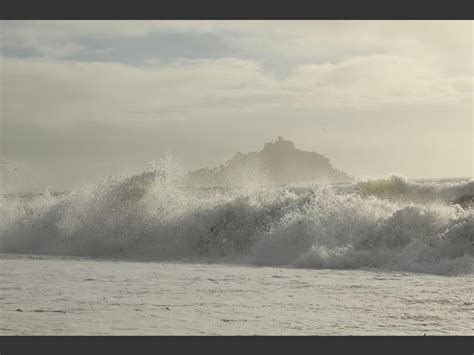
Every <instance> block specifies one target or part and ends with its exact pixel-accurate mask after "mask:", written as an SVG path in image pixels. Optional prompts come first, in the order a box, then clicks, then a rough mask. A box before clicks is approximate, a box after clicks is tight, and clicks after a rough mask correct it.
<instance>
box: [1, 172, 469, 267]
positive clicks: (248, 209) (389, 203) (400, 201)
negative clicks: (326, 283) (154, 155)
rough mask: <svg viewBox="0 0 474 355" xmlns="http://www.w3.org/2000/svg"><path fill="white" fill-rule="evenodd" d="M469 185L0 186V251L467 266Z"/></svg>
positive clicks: (162, 177) (116, 182)
mask: <svg viewBox="0 0 474 355" xmlns="http://www.w3.org/2000/svg"><path fill="white" fill-rule="evenodd" d="M473 195H474V180H472V179H471V180H462V181H431V182H412V181H407V180H405V179H403V178H400V177H395V176H394V177H391V178H389V179H384V180H366V181H358V182H355V183H350V184H336V185H306V186H273V187H268V186H266V187H265V186H256V185H253V186H248V187H246V188H238V189H237V188H236V189H230V188H229V189H222V188H211V189H198V188H187V187H185V186H182V185H181V184H180V183H179V179H177V178H175V177H173V174H166V173H165V174H156V173H153V172H145V173H142V174H137V175H134V176H125V177H115V178H109V179H107V180H104V181H101V182H100V183H97V184H96V185H93V186H83V187H81V188H77V189H74V190H73V191H69V192H64V193H55V194H54V193H49V192H45V193H41V194H29V195H19V194H11V193H10V194H8V193H3V194H2V195H1V196H0V216H1V219H0V253H17V254H19V253H21V254H48V255H65V256H86V257H98V258H111V259H126V260H138V261H139V260H152V261H171V260H173V261H186V262H198V263H209V262H210V263H230V264H247V265H261V266H285V267H298V268H314V269H377V270H387V271H411V272H420V273H429V274H439V275H460V274H471V273H473V265H474V209H473V206H472V204H470V196H473ZM466 196H467V198H466ZM459 201H461V202H459ZM466 201H467V202H466Z"/></svg>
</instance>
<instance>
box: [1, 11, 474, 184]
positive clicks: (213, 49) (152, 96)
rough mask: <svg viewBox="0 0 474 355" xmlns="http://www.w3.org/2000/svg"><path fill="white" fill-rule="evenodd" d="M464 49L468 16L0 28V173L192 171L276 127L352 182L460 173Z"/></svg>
mask: <svg viewBox="0 0 474 355" xmlns="http://www.w3.org/2000/svg"><path fill="white" fill-rule="evenodd" d="M473 51H474V42H473V21H281V20H280V21H0V75H1V76H0V97H1V100H0V105H1V106H0V156H1V164H2V165H0V168H1V169H2V171H3V180H2V181H3V182H4V183H5V182H6V181H8V182H7V183H14V182H15V181H16V182H18V181H20V180H22V181H23V180H24V181H26V180H29V181H30V182H31V181H33V180H34V182H35V183H36V184H42V185H45V186H50V187H58V188H65V187H70V186H73V185H75V184H78V183H83V182H88V181H94V180H97V179H101V178H104V177H106V176H109V175H115V174H128V173H131V172H140V171H143V170H145V169H146V168H147V166H148V165H149V163H150V162H151V161H158V160H160V159H162V158H165V157H172V159H174V160H175V161H177V162H179V164H180V165H181V166H182V167H183V168H184V169H196V168H200V167H204V166H214V165H220V164H222V163H224V162H225V161H227V160H228V159H230V158H231V157H232V156H233V155H234V154H235V153H236V152H242V153H246V152H249V151H256V150H260V149H261V148H262V147H263V144H264V142H268V141H271V140H274V139H276V137H277V136H283V137H284V138H286V139H291V140H293V141H294V142H295V144H296V147H297V148H299V149H302V150H310V151H316V152H318V153H320V154H323V155H325V156H326V157H328V158H329V159H330V161H331V163H332V165H333V166H334V167H335V168H337V169H339V170H342V171H344V172H346V173H348V174H349V175H351V176H354V177H383V176H388V175H389V174H393V173H396V174H400V175H403V176H406V177H407V178H441V177H472V176H473V175H474V174H473V166H474V161H473V160H474V159H473V136H474V128H473V90H472V89H473V88H472V85H473ZM11 171H17V172H18V173H17V176H16V177H14V178H11V176H14V174H13V175H9V174H10V172H11ZM20 172H21V173H20ZM9 176H10V178H8V177H9Z"/></svg>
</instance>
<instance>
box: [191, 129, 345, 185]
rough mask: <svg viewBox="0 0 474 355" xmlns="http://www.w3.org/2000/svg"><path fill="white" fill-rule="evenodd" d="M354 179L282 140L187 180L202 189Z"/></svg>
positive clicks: (320, 156)
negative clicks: (206, 187) (253, 184)
mask: <svg viewBox="0 0 474 355" xmlns="http://www.w3.org/2000/svg"><path fill="white" fill-rule="evenodd" d="M351 180H352V178H351V177H350V176H349V175H347V174H346V173H344V172H342V171H339V170H336V169H334V168H333V167H332V165H331V163H330V161H329V159H328V158H326V157H325V156H323V155H321V154H318V153H316V152H307V151H303V150H299V149H296V148H295V144H294V143H293V142H292V141H289V140H285V139H283V138H282V137H278V140H276V141H274V142H269V143H265V145H264V147H263V149H262V150H261V151H258V152H250V153H248V154H242V153H240V152H239V153H237V154H235V156H234V157H233V158H232V159H231V160H229V161H228V162H227V163H225V164H223V165H221V166H219V167H215V168H203V169H199V170H196V171H192V172H190V173H189V174H188V175H187V176H186V178H185V181H186V183H187V184H190V185H198V186H239V185H245V184H247V183H257V184H289V183H308V182H331V183H335V182H348V181H351Z"/></svg>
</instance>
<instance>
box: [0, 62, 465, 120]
mask: <svg viewBox="0 0 474 355" xmlns="http://www.w3.org/2000/svg"><path fill="white" fill-rule="evenodd" d="M472 79H473V78H472V75H471V76H468V75H458V76H447V75H445V74H444V73H442V72H440V71H439V70H437V68H436V67H435V66H429V65H427V64H426V63H424V62H422V61H417V60H415V59H413V58H410V57H404V56H393V55H368V56H364V57H355V58H350V59H348V60H344V61H341V62H339V63H336V64H332V63H323V64H305V65H300V66H297V67H296V69H295V70H294V71H293V72H291V73H290V74H289V75H288V76H285V77H283V78H277V77H275V76H272V75H271V74H269V73H267V72H265V71H264V70H263V67H262V65H261V64H260V63H258V62H256V61H252V60H242V59H238V58H222V59H193V60H190V59H178V60H175V61H173V62H171V63H167V64H163V65H162V64H160V62H158V64H154V63H153V62H149V63H148V64H147V65H144V66H131V65H125V64H120V63H101V62H73V61H61V62H60V61H51V60H32V59H3V60H2V83H3V86H4V89H3V105H2V117H3V119H6V120H27V121H28V120H33V121H49V122H57V123H60V122H64V121H75V120H79V121H80V120H98V121H110V120H112V121H114V120H118V121H123V120H125V121H127V120H136V119H138V120H147V119H152V120H153V119H163V118H179V119H198V118H199V117H200V116H203V115H208V114H210V113H212V112H214V113H216V114H217V113H220V114H222V115H225V114H231V113H232V112H235V111H236V110H237V111H249V112H260V113H262V112H263V113H265V111H266V110H270V112H269V113H271V112H272V110H286V111H288V112H289V114H290V112H291V110H309V111H310V110H313V109H318V108H335V109H337V108H353V109H383V108H384V107H386V106H387V105H391V106H393V105H395V106H396V105H399V106H406V105H428V106H433V107H438V106H442V105H448V106H449V105H451V106H454V107H457V106H459V105H464V106H465V105H471V104H472Z"/></svg>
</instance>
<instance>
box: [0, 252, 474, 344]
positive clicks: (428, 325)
mask: <svg viewBox="0 0 474 355" xmlns="http://www.w3.org/2000/svg"><path fill="white" fill-rule="evenodd" d="M0 265H1V280H2V283H1V293H0V304H1V317H0V334H2V335H9V334H23V335H30V334H91V335H92V334H93V335H95V334H116V335H118V334H195V335H203V334H206V335H211V334H318V335H329V334H334V335H336V334H361V335H362V334H410V335H423V334H427V335H433V334H439V335H443V334H467V335H473V334H474V331H473V327H472V324H473V323H472V319H473V314H474V305H473V302H474V299H473V292H472V291H473V289H472V284H473V277H472V276H471V275H467V276H456V277H446V276H438V275H426V274H410V273H398V272H373V271H360V270H350V271H349V270H310V269H294V268H271V267H244V266H232V265H203V264H182V263H146V262H140V263H137V262H116V261H115V262H114V261H92V260H80V259H64V258H43V257H42V258H39V257H35V258H32V257H28V256H13V255H8V256H5V255H3V256H2V258H1V259H0Z"/></svg>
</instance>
